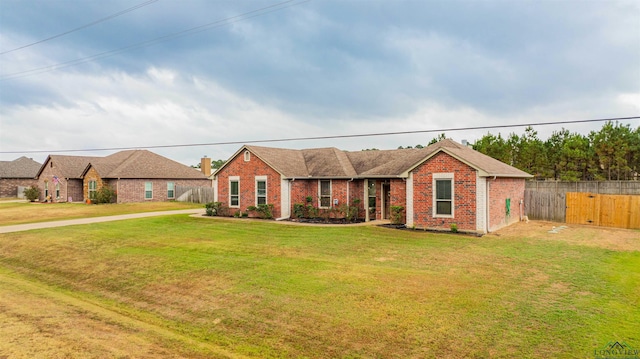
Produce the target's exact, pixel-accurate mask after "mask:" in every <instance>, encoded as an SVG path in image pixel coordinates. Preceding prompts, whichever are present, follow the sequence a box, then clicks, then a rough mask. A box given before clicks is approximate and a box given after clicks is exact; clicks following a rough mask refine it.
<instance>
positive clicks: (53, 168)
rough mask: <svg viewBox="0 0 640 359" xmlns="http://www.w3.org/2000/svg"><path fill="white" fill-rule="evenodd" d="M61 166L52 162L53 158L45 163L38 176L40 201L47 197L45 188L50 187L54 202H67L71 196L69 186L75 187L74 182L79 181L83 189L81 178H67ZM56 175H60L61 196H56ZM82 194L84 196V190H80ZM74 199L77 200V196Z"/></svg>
mask: <svg viewBox="0 0 640 359" xmlns="http://www.w3.org/2000/svg"><path fill="white" fill-rule="evenodd" d="M61 170H62V169H61V168H59V167H58V166H57V165H56V163H52V162H51V160H49V161H47V163H46V164H45V166H44V168H43V170H42V173H40V176H39V177H38V185H37V186H38V188H40V199H39V200H40V201H42V200H44V198H45V188H47V186H48V188H49V195H50V196H51V200H52V201H54V202H65V201H67V200H68V198H69V196H70V195H69V187H71V188H72V189H73V188H75V187H74V186H73V184H72V183H73V182H74V181H75V182H79V184H80V188H81V189H82V181H81V180H73V179H71V180H67V179H66V178H64V177H63V176H62V172H61ZM54 176H55V177H58V182H59V185H60V196H59V197H57V198H56V185H55V183H54ZM80 196H82V192H80ZM73 200H74V201H77V199H76V198H73Z"/></svg>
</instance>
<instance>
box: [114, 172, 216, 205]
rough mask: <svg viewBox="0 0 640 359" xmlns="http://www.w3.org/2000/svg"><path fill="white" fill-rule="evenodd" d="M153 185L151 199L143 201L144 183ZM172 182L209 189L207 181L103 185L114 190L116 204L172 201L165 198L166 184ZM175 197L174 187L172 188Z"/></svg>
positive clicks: (129, 181) (155, 180) (127, 181)
mask: <svg viewBox="0 0 640 359" xmlns="http://www.w3.org/2000/svg"><path fill="white" fill-rule="evenodd" d="M147 182H151V183H152V185H153V188H152V190H153V193H152V195H153V197H152V198H151V199H145V196H144V195H145V183H147ZM169 182H173V183H174V185H175V186H192V187H211V180H209V179H171V178H169V179H158V178H153V179H122V178H121V179H119V180H117V179H109V180H106V181H105V184H107V185H109V186H111V188H112V189H114V190H116V194H117V198H118V203H129V202H164V201H169V200H174V198H171V199H170V198H168V197H167V194H168V193H167V183H169ZM174 195H175V187H174Z"/></svg>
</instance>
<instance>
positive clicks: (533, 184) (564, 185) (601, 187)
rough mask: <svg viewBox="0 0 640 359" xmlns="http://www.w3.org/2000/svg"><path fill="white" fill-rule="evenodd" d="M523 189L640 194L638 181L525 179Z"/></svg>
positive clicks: (556, 191)
mask: <svg viewBox="0 0 640 359" xmlns="http://www.w3.org/2000/svg"><path fill="white" fill-rule="evenodd" d="M525 189H528V190H534V191H537V192H555V193H566V192H588V193H599V194H638V195H640V181H577V182H570V181H527V182H526V183H525Z"/></svg>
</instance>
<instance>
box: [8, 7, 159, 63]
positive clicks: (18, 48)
mask: <svg viewBox="0 0 640 359" xmlns="http://www.w3.org/2000/svg"><path fill="white" fill-rule="evenodd" d="M157 1H158V0H149V1H147V2H143V3H141V4H138V5H136V6H133V7H130V8H128V9H125V10H122V11H119V12H117V13H115V14H111V15H109V16H107V17H104V18H102V19H99V20H95V21H92V22H90V23H88V24H86V25H82V26H80V27H76V28H75V29H72V30H69V31H65V32H63V33H60V34H58V35H54V36H51V37H47V38H46V39H42V40H39V41H36V42H32V43H30V44H27V45H23V46H20V47H16V48H15V49H11V50H7V51H3V52H0V55H4V54H8V53H10V52H14V51H18V50H22V49H25V48H27V47H31V46H33V45H37V44H41V43H43V42H46V41H50V40H53V39H57V38H59V37H62V36H64V35H68V34H71V33H72V32H76V31H80V30H82V29H86V28H88V27H91V26H93V25H96V24H99V23H101V22H105V21H107V20H111V19H113V18H116V17H118V16H120V15H124V14H126V13H128V12H131V11H134V10H138V9H139V8H141V7H145V6H147V5H151V4H152V3H154V2H157Z"/></svg>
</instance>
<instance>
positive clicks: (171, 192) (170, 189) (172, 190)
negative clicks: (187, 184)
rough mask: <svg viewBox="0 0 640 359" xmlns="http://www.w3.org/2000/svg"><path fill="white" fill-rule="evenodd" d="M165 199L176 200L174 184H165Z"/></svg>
mask: <svg viewBox="0 0 640 359" xmlns="http://www.w3.org/2000/svg"><path fill="white" fill-rule="evenodd" d="M167 198H176V184H175V183H173V182H167Z"/></svg>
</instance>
